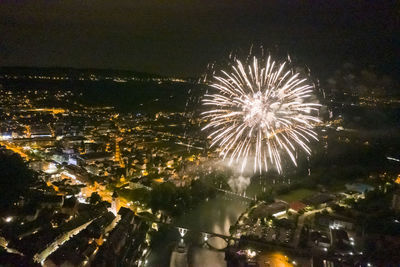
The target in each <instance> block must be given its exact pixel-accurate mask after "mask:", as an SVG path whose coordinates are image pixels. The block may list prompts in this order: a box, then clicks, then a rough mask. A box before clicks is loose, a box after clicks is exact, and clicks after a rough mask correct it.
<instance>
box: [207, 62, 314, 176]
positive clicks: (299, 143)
mask: <svg viewBox="0 0 400 267" xmlns="http://www.w3.org/2000/svg"><path fill="white" fill-rule="evenodd" d="M286 65H287V63H286V62H284V63H282V64H279V65H278V64H276V63H275V61H272V60H271V58H270V57H268V58H262V59H257V58H256V57H253V59H252V60H250V61H249V63H245V64H243V63H242V62H241V61H239V60H235V62H234V64H233V65H232V66H231V69H230V70H228V71H224V70H221V72H220V74H217V75H214V76H213V78H212V81H211V84H210V86H211V87H213V88H214V89H215V91H216V92H215V93H213V94H206V95H205V97H204V99H203V105H205V106H207V107H208V108H209V110H208V111H205V112H203V113H202V116H203V118H204V119H206V120H207V125H206V126H205V127H204V128H203V130H206V129H208V130H210V131H211V133H210V135H209V137H210V138H211V147H212V146H218V147H219V151H220V152H219V153H220V155H221V156H222V157H223V158H224V159H225V158H228V159H229V164H232V163H234V162H235V163H236V164H237V163H239V162H240V163H241V170H242V171H243V170H244V168H245V167H246V164H247V163H248V159H251V160H253V159H254V161H253V165H254V171H255V172H256V171H260V172H261V171H262V170H263V169H264V170H266V171H267V170H268V168H269V167H270V166H271V165H272V166H275V168H276V170H277V171H278V172H279V173H281V172H282V163H281V162H282V156H283V154H287V155H288V156H289V157H290V159H291V160H292V162H293V163H294V165H296V166H297V163H296V153H295V152H296V149H297V148H300V149H302V150H304V151H305V152H306V153H308V154H310V153H311V149H310V147H309V146H308V143H309V142H310V139H315V140H318V139H317V134H316V133H315V132H314V131H313V124H314V123H317V122H319V118H318V117H317V116H315V115H314V114H315V113H316V111H318V109H319V107H320V105H319V104H317V103H314V102H313V101H312V100H311V99H312V93H313V86H310V85H308V84H307V79H305V78H301V77H300V74H299V73H293V72H292V71H291V70H286V69H287V68H286ZM251 160H250V162H251ZM250 164H251V163H250Z"/></svg>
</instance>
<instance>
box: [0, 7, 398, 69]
mask: <svg viewBox="0 0 400 267" xmlns="http://www.w3.org/2000/svg"><path fill="white" fill-rule="evenodd" d="M396 2H398V1H389V0H382V1H357V0H350V1H339V0H335V1H322V0H321V1H296V0H291V1H273V0H264V1H261V0H260V1H254V0H232V1H229V0H193V1H190V0H163V1H161V0H160V1H155V0H141V1H139V0H118V1H110V0H87V1H82V0H79V1H78V0H70V1H55V0H49V1H40V0H35V1H33V0H32V1H4V0H3V1H0V65H2V66H65V67H78V68H93V67H94V68H114V69H127V70H136V71H145V72H151V73H159V74H165V75H177V76H196V75H199V74H201V73H202V72H203V71H204V70H205V68H206V65H207V63H209V62H212V61H215V60H217V61H218V60H221V59H223V58H226V57H227V55H228V54H229V52H230V51H232V50H237V49H242V50H245V49H249V47H250V46H251V44H255V45H263V46H264V47H266V48H267V49H269V50H270V51H279V53H283V54H284V53H289V54H291V55H292V56H294V57H298V58H299V59H301V60H302V61H304V62H307V63H308V64H310V65H311V66H313V67H314V68H319V67H322V66H333V67H334V66H335V65H336V64H342V63H343V62H345V61H351V62H355V63H357V64H373V65H377V67H378V68H380V69H383V70H384V71H387V72H390V73H394V72H395V67H396V64H398V62H399V60H400V56H399V46H400V44H399V34H398V32H396V31H398V29H399V16H400V12H399V4H396Z"/></svg>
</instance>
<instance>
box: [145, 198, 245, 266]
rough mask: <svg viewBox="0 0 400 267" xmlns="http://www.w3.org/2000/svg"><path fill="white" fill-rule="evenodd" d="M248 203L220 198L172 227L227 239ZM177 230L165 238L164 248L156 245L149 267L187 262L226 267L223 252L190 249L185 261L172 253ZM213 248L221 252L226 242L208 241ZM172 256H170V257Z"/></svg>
mask: <svg viewBox="0 0 400 267" xmlns="http://www.w3.org/2000/svg"><path fill="white" fill-rule="evenodd" d="M247 205H248V203H247V202H244V201H242V200H240V199H234V200H228V199H226V198H225V196H223V195H218V196H217V197H215V198H213V199H210V200H209V201H205V202H203V203H201V204H200V205H198V206H197V207H196V208H195V209H194V210H192V211H190V212H189V213H186V214H183V215H182V216H181V217H179V218H177V220H176V222H175V224H176V225H180V226H183V227H185V228H188V229H189V232H188V233H187V235H189V234H190V230H194V231H197V232H201V231H207V232H212V233H217V234H223V235H229V227H230V226H231V225H232V224H234V223H235V222H236V220H237V218H238V216H239V215H240V214H241V213H242V212H243V211H244V210H245V209H246V207H247ZM179 240H180V237H179V233H178V230H176V229H173V230H171V231H169V233H168V234H167V235H166V237H165V241H164V242H163V243H164V244H158V246H157V248H156V249H154V250H153V251H152V253H151V255H150V257H149V263H148V266H160V267H164V266H170V261H171V258H172V262H173V263H172V264H171V267H172V266H174V267H175V266H176V267H183V266H187V265H186V259H187V261H188V262H189V263H190V266H196V267H197V266H200V267H201V266H215V267H219V266H226V262H225V260H224V257H225V254H224V252H218V251H215V250H211V249H208V248H205V247H199V246H189V249H188V252H187V255H188V256H187V257H182V255H180V254H182V253H176V252H173V248H174V247H175V246H176V244H177V243H178V242H179ZM208 242H209V244H211V245H212V246H213V247H215V248H223V247H225V246H226V242H225V241H224V240H222V239H220V238H210V240H208ZM171 254H172V256H171Z"/></svg>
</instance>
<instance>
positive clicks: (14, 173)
mask: <svg viewBox="0 0 400 267" xmlns="http://www.w3.org/2000/svg"><path fill="white" fill-rule="evenodd" d="M35 176H36V175H35V173H34V172H33V171H31V170H30V169H28V167H27V166H26V164H25V162H24V161H23V160H22V158H21V157H20V156H19V155H17V154H12V155H9V154H7V153H5V152H0V208H8V207H10V206H11V205H12V204H13V203H15V202H16V201H17V200H18V199H19V197H20V196H21V195H24V193H26V191H27V190H28V187H29V185H30V184H31V183H32V182H33V181H34V180H35Z"/></svg>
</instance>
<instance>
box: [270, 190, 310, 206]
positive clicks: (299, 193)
mask: <svg viewBox="0 0 400 267" xmlns="http://www.w3.org/2000/svg"><path fill="white" fill-rule="evenodd" d="M316 193H317V192H316V191H314V190H310V189H306V188H299V189H295V190H293V191H290V192H289V193H286V194H283V195H279V196H278V197H277V198H278V199H281V200H283V201H286V202H288V203H291V202H294V201H301V200H303V199H305V198H307V197H310V196H312V195H314V194H316Z"/></svg>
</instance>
